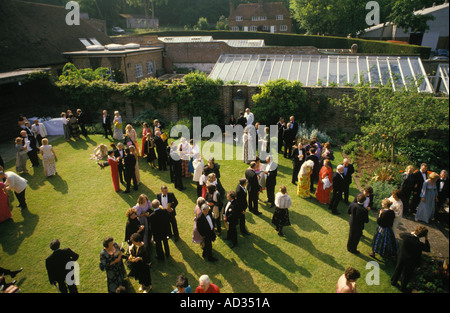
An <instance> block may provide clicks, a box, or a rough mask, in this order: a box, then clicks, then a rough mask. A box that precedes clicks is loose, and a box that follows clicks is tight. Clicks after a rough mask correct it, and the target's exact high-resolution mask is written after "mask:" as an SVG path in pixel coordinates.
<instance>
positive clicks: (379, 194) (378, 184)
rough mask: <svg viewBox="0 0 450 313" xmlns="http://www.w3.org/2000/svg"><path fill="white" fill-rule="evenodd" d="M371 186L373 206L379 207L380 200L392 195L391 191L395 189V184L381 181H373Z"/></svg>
mask: <svg viewBox="0 0 450 313" xmlns="http://www.w3.org/2000/svg"><path fill="white" fill-rule="evenodd" d="M371 186H372V188H373V195H374V196H373V206H374V208H381V201H383V199H385V198H389V197H390V196H392V192H393V191H394V190H395V189H397V187H396V186H394V185H391V184H389V183H387V182H383V181H374V182H372V184H371Z"/></svg>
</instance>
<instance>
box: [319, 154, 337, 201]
mask: <svg viewBox="0 0 450 313" xmlns="http://www.w3.org/2000/svg"><path fill="white" fill-rule="evenodd" d="M327 179H328V183H326V180H327ZM324 180H325V183H326V184H325V183H324ZM324 184H325V185H324ZM332 184H333V169H332V168H331V161H330V160H324V162H323V166H322V168H321V169H320V172H319V181H318V183H317V190H316V199H317V201H319V202H320V203H322V204H330V195H331V189H332Z"/></svg>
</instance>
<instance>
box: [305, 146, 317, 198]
mask: <svg viewBox="0 0 450 313" xmlns="http://www.w3.org/2000/svg"><path fill="white" fill-rule="evenodd" d="M308 160H311V161H313V162H314V167H313V170H312V173H311V179H310V180H311V184H310V186H309V191H310V192H311V193H313V192H314V183H317V182H318V181H319V173H320V165H319V158H318V157H317V155H316V149H315V148H312V147H311V148H310V149H309V151H307V152H306V161H308Z"/></svg>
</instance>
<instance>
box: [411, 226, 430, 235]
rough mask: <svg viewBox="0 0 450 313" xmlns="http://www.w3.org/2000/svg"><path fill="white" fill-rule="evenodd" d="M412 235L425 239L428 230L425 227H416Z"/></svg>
mask: <svg viewBox="0 0 450 313" xmlns="http://www.w3.org/2000/svg"><path fill="white" fill-rule="evenodd" d="M414 233H415V234H416V235H417V237H425V236H426V235H428V228H426V227H425V226H417V227H416V229H415V230H414Z"/></svg>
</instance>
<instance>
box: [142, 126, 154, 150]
mask: <svg viewBox="0 0 450 313" xmlns="http://www.w3.org/2000/svg"><path fill="white" fill-rule="evenodd" d="M147 134H150V135H151V137H153V133H152V130H151V129H150V127H148V124H147V123H143V124H142V144H141V157H145V154H146V153H145V149H144V145H145V141H146V140H147Z"/></svg>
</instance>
